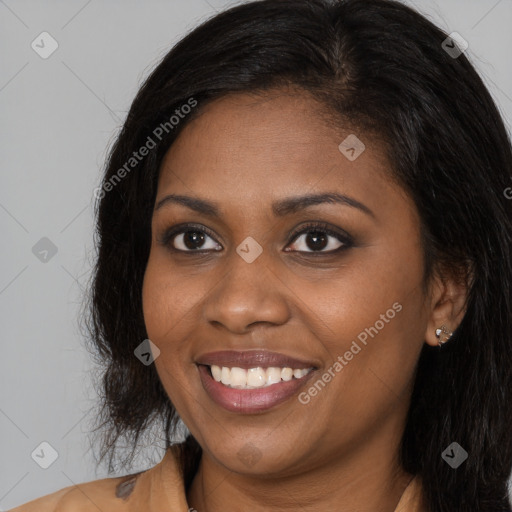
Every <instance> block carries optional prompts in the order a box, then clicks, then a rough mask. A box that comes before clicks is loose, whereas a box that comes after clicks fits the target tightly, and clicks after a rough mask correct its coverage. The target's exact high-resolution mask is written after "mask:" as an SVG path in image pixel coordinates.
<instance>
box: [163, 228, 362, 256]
mask: <svg viewBox="0 0 512 512" xmlns="http://www.w3.org/2000/svg"><path fill="white" fill-rule="evenodd" d="M301 239H303V242H302V246H303V247H305V249H304V248H303V249H301V248H300V246H301V244H300V243H298V241H299V240H301ZM329 239H330V240H329ZM208 240H210V245H208ZM291 240H292V241H293V242H294V243H293V245H298V246H299V248H295V249H292V250H290V249H285V251H286V252H302V253H318V254H330V253H335V252H339V251H342V250H344V249H348V248H349V247H351V246H352V245H353V241H352V239H351V237H350V236H349V235H348V234H346V233H344V232H337V231H335V230H333V229H332V228H330V227H329V226H328V225H327V224H325V223H321V222H314V223H309V224H307V225H306V226H302V227H301V229H299V230H296V231H295V233H294V234H293V235H292V238H291ZM160 243H161V244H162V245H164V246H166V247H169V248H170V249H171V250H173V251H176V252H189V253H200V254H201V253H207V252H210V251H212V250H213V251H221V250H222V246H221V245H220V244H218V243H217V242H216V240H215V236H214V234H213V232H212V231H210V230H209V229H208V228H206V227H204V226H199V225H191V224H186V225H178V226H174V227H172V228H170V229H169V230H167V231H166V232H165V233H164V235H163V236H162V238H161V239H160ZM289 246H290V245H288V246H287V247H289ZM326 249H327V250H326Z"/></svg>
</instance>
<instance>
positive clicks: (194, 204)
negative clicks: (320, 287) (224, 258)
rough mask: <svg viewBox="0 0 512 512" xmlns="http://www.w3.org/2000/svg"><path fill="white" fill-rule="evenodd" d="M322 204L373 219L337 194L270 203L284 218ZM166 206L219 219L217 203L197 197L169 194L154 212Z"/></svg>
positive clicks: (366, 210)
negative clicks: (348, 209)
mask: <svg viewBox="0 0 512 512" xmlns="http://www.w3.org/2000/svg"><path fill="white" fill-rule="evenodd" d="M322 203H329V204H333V203H335V204H341V205H344V206H351V207H352V208H356V209H358V210H360V211H362V212H363V213H365V214H366V215H369V216H370V217H373V218H375V214H374V213H373V212H372V210H370V208H368V207H367V206H366V205H364V204H363V203H360V202H359V201H357V200H355V199H354V198H352V197H349V196H345V195H343V194H338V193H337V192H329V193H324V194H309V195H304V196H296V197H288V198H286V199H281V200H279V201H276V202H274V203H272V211H273V213H274V215H275V216H276V217H284V216H285V215H291V214H293V213H296V212H297V211H300V210H302V209H304V208H308V207H310V206H314V205H318V204H322ZM168 204H181V205H183V206H186V207H187V208H190V209H191V210H194V211H195V212H198V213H201V214H203V215H206V216H208V217H217V218H218V217H220V208H219V206H218V204H217V203H213V202H209V201H206V200H204V199H200V198H198V197H190V196H184V195H180V194H169V195H167V196H165V197H163V198H162V199H160V201H158V203H157V204H156V206H155V211H157V210H159V209H160V208H162V207H163V206H165V205H168Z"/></svg>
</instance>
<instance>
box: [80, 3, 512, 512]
mask: <svg viewBox="0 0 512 512" xmlns="http://www.w3.org/2000/svg"><path fill="white" fill-rule="evenodd" d="M446 38H447V34H446V33H444V32H443V31H442V30H440V29H439V28H437V27H436V26H434V25H433V24H432V23H431V22H429V21H428V20H426V19H425V18H424V17H423V16H421V15H420V14H418V13H417V12H415V11H414V10H412V9H411V8H408V7H406V6H404V5H402V4H401V3H398V2H395V1H392V0H339V1H328V0H262V1H255V2H249V3H246V4H242V5H239V6H237V7H234V8H231V9H229V10H227V11H225V12H222V13H220V14H218V15H216V16H215V17H213V18H212V19H210V20H208V21H207V22H205V23H204V24H202V25H201V26H199V27H198V28H196V29H195V30H193V31H192V32H191V33H190V34H189V35H187V36H186V37H185V38H184V39H182V40H181V41H180V42H179V43H178V44H177V45H176V46H174V48H172V50H171V51H170V52H169V53H168V54H167V55H166V56H165V57H164V59H163V60H162V62H161V63H160V64H159V65H158V66H157V67H156V69H155V70H154V71H153V72H152V73H151V75H150V76H149V78H147V80H146V81H145V83H144V84H143V86H142V87H141V89H140V91H139V93H138V94H137V97H136V98H135V100H134V102H133V104H132V106H131V108H130V111H129V113H128V116H127V119H126V121H125V123H124V125H123V127H122V130H121V131H120V134H119V135H118V137H117V139H116V141H115V144H114V145H113V147H112V149H111V151H110V155H109V158H108V162H107V166H106V171H105V175H104V178H103V185H102V189H101V190H100V192H99V193H98V194H97V196H98V199H99V201H98V203H97V231H96V242H97V247H98V258H97V264H96V267H95V271H94V275H93V281H92V293H91V302H90V306H91V308H90V316H89V318H88V320H89V321H88V327H89V330H90V335H91V340H92V342H93V345H92V348H93V349H94V350H95V353H96V354H97V356H98V358H99V359H100V360H101V361H102V362H103V364H104V365H105V366H104V369H105V372H104V377H103V388H102V390H103V396H102V402H101V407H102V408H101V412H100V414H99V423H98V425H99V428H101V429H102V432H103V437H102V445H101V459H100V460H103V458H104V457H105V456H107V455H109V457H110V458H109V464H110V465H109V468H110V470H112V467H113V464H112V461H113V460H115V458H116V454H117V448H118V442H119V440H120V439H121V438H125V439H128V441H129V443H130V444H131V446H132V448H133V450H135V446H136V445H137V442H138V440H139V439H140V436H141V435H142V434H143V433H144V432H145V431H146V430H147V428H148V427H149V426H150V425H152V424H154V422H156V421H161V422H162V431H163V432H164V436H165V443H166V447H169V446H171V444H172V442H173V435H174V431H175V427H176V424H177V420H178V417H177V413H176V411H175V409H174V407H173V405H172V404H171V403H170V401H169V398H168V396H167V394H166V393H165V390H164V389H163V387H162V385H161V383H160V381H159V378H158V375H157V373H156V370H155V367H154V365H149V366H145V365H143V364H141V362H140V361H139V360H138V359H137V358H136V357H134V354H133V352H134V349H135V348H136V347H137V346H138V345H139V344H140V343H141V342H142V341H143V340H144V339H146V338H147V333H146V330H145V326H144V320H143V314H142V297H141V290H142V280H143V276H144V271H145V267H146V264H147V261H148V255H149V250H150V243H151V216H152V209H153V206H154V200H155V196H156V185H157V178H158V173H159V167H160V163H161V161H162V157H163V155H164V154H165V152H166V151H167V150H168V149H169V147H170V145H171V144H172V143H173V141H174V140H175V138H176V136H177V135H178V133H180V131H181V129H182V128H183V126H185V125H186V123H187V122H188V121H189V120H190V119H193V118H194V117H195V116H197V115H198V114H199V113H200V112H201V108H202V107H203V106H204V105H205V104H207V103H208V102H210V101H212V100H214V99H216V98H219V97H222V96H224V95H227V94H230V93H234V92H238V91H240V92H244V91H245V92H247V91H255V92H262V91H263V92H264V91H265V90H268V89H270V88H276V87H280V86H285V85H293V86H295V87H299V88H301V89H303V90H305V91H308V92H309V93H311V94H312V95H313V96H314V97H315V98H316V99H318V100H319V101H320V102H322V103H323V104H324V105H325V106H326V107H327V109H328V111H329V112H330V113H332V118H333V122H336V120H339V121H340V122H342V121H343V123H345V125H348V126H351V127H357V129H358V130H359V132H360V133H372V134H374V135H375V136H378V137H380V138H381V139H382V141H384V143H385V146H386V148H387V153H388V158H389V162H390V164H391V168H390V176H392V178H393V179H395V180H396V181H397V183H399V184H400V185H401V186H402V187H403V188H404V189H405V190H406V191H407V192H408V194H409V195H410V196H411V197H412V198H413V200H414V202H415V204H416V207H417V209H418V211H419V214H420V218H421V223H422V231H423V242H424V252H425V261H426V265H425V280H427V279H428V278H430V276H432V274H433V272H434V271H436V270H438V271H441V270H442V271H443V272H448V273H451V275H453V276H457V277H458V278H459V279H462V280H465V282H466V283H468V287H469V296H468V302H467V312H466V314H465V316H464V318H463V320H462V323H461V325H460V326H459V328H458V329H457V330H456V331H455V334H454V336H453V338H452V340H451V341H450V342H449V343H447V344H446V345H444V346H443V348H442V350H438V349H437V348H436V349H434V348H432V347H429V346H427V345H426V344H425V346H424V348H423V350H422V353H421V355H420V359H419V362H418V367H417V372H416V375H415V379H416V380H415V386H414V391H413V396H412V402H411V406H410V410H409V415H408V419H407V423H406V426H405V433H404V435H403V440H402V445H401V452H400V457H401V462H402V465H403V467H404V469H405V470H406V471H407V472H409V473H411V474H415V475H419V476H421V478H422V482H423V489H424V495H425V498H426V500H427V503H428V507H429V510H431V511H433V512H448V511H449V512H457V511H460V512H462V511H464V512H468V511H471V512H477V511H482V512H483V511H489V512H491V511H492V512H499V511H508V512H510V511H511V510H512V509H511V507H510V503H509V500H508V489H507V479H508V477H509V475H510V473H511V469H512V432H511V430H512V385H511V384H512V382H511V380H512V345H511V343H512V303H511V279H512V252H511V248H512V240H511V237H512V201H511V200H510V199H508V198H507V194H506V193H505V192H504V191H505V190H507V188H508V187H510V186H511V185H512V182H511V174H512V172H511V171H512V152H511V144H510V140H509V138H508V135H507V132H506V129H505V127H504V124H503V121H502V119H501V117H500V114H499V112H498V110H497V108H496V106H495V104H494V102H493V100H492V98H491V96H490V95H489V93H488V91H487V90H486V88H485V86H484V84H483V82H482V80H481V79H480V77H479V75H478V74H477V72H476V71H475V70H474V68H473V67H472V65H471V64H470V62H469V61H468V59H467V58H466V55H465V54H464V53H463V54H461V55H459V56H456V55H454V54H453V52H452V53H450V52H448V51H447V48H446V44H444V45H443V41H444V40H445V39H446ZM450 47H453V43H452V42H450ZM459 53H460V52H459ZM193 102H195V107H194V108H187V109H185V108H184V107H183V105H186V104H188V105H193V104H194V103H193ZM176 110H179V112H181V114H182V115H181V116H179V120H178V121H176V119H177V118H176V119H174V120H173V121H170V120H171V116H173V114H174V113H176ZM166 123H167V124H166ZM158 127H160V130H158V129H157V128H158ZM157 134H158V136H157ZM150 139H151V141H152V143H150V141H149V140H150ZM143 146H146V147H149V146H151V149H150V150H149V152H148V154H147V155H146V156H144V157H143V158H142V157H141V158H140V160H139V159H137V162H135V161H134V160H130V158H132V157H133V152H134V151H138V150H139V148H141V147H143ZM128 162H130V163H129V164H128ZM123 168H124V169H125V172H120V169H123ZM509 190H510V189H509ZM452 442H457V443H458V444H460V445H461V446H462V447H463V448H464V449H465V450H466V451H467V452H468V454H469V457H468V459H467V460H466V461H465V462H464V463H463V464H462V465H461V466H459V467H458V468H457V469H452V467H450V466H449V465H448V464H447V463H446V462H445V461H444V460H443V458H442V457H441V454H442V452H443V451H444V450H445V448H446V447H448V446H449V445H450V444H451V443H452ZM185 447H186V454H185V460H184V464H185V468H184V471H185V478H186V482H187V485H188V483H190V480H191V478H192V477H193V474H194V471H195V469H196V468H197V464H198V461H199V458H200V455H201V449H200V447H199V445H198V443H197V441H196V440H195V439H194V438H193V437H192V436H189V437H188V438H187V443H186V445H185ZM131 455H133V451H132V454H131ZM124 462H127V463H129V462H130V457H128V458H127V459H125V461H124Z"/></svg>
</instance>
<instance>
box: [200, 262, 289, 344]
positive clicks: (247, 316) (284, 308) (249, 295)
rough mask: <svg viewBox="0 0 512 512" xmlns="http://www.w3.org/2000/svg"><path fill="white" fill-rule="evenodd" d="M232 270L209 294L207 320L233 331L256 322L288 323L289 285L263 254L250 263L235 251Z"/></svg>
mask: <svg viewBox="0 0 512 512" xmlns="http://www.w3.org/2000/svg"><path fill="white" fill-rule="evenodd" d="M232 260H233V261H232V262H231V261H230V262H229V271H228V272H227V273H226V274H225V276H224V278H223V279H222V280H221V282H220V283H219V284H218V285H217V286H216V287H215V288H214V290H213V291H212V293H210V294H209V295H208V298H207V300H206V303H205V306H204V308H205V316H206V320H207V321H208V322H209V323H211V324H212V325H214V326H215V327H217V328H219V327H221V326H222V327H224V328H225V329H227V330H229V331H231V332H233V333H239V334H242V333H245V332H247V331H248V330H250V329H251V326H253V325H254V324H259V323H263V324H272V325H281V324H284V323H285V322H286V321H287V320H288V319H289V317H290V308H289V305H288V300H287V292H288V294H289V293H290V292H289V290H288V288H287V287H286V286H285V285H284V284H283V282H282V281H281V280H280V279H279V278H278V277H277V275H276V274H275V273H274V272H272V270H271V269H270V268H269V267H267V266H266V265H265V263H264V261H263V258H261V257H260V258H258V259H256V260H255V261H253V262H252V263H247V262H246V261H244V260H243V259H242V258H241V257H240V256H239V255H238V254H236V253H234V254H233V256H232Z"/></svg>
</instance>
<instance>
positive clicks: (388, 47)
mask: <svg viewBox="0 0 512 512" xmlns="http://www.w3.org/2000/svg"><path fill="white" fill-rule="evenodd" d="M464 49H465V47H464V44H463V42H461V41H460V40H459V39H457V37H455V36H453V37H449V36H447V34H445V33H443V32H442V31H441V30H439V29H438V28H436V27H435V26H433V25H432V24H431V23H430V22H429V21H427V20H426V19H425V18H423V17H422V16H421V15H419V14H418V13H417V12H415V11H413V10H411V9H410V8H408V7H405V6H404V5H402V4H400V3H397V2H394V1H390V0H346V1H343V0H342V1H337V2H329V1H327V0H277V1H276V0H263V1H257V2H249V3H247V4H244V5H241V6H238V7H234V8H232V9H230V10H228V11H226V12H223V13H221V14H219V15H217V16H215V17H214V18H213V19H211V20H209V21H208V22H206V23H205V24H203V25H202V26H200V27H199V28H197V29H195V30H194V31H193V32H192V33H191V34H189V35H188V36H187V37H185V38H184V39H183V40H182V41H180V42H179V43H178V44H177V45H176V46H175V47H174V48H173V49H172V50H171V51H170V52H169V54H168V55H167V56H166V57H165V58H164V59H163V61H162V62H161V64H160V65H159V66H158V67H157V68H156V69H155V70H154V72H153V73H152V74H151V76H150V77H149V78H148V79H147V81H146V82H145V84H144V85H143V87H142V88H141V90H140V92H139V94H138V95H137V97H136V99H135V101H134V103H133V105H132V107H131V110H130V112H129V114H128V117H127V120H126V122H125V124H124V127H123V130H122V132H121V133H120V135H119V137H118V139H117V142H116V144H115V146H114V147H113V149H112V152H111V155H110V158H109V161H108V166H107V170H106V173H105V177H104V181H103V184H102V187H101V188H100V189H98V190H97V191H96V195H97V197H98V198H99V209H98V224H97V234H98V244H99V257H98V262H97V266H96V269H95V274H94V288H93V294H92V316H91V322H90V327H91V333H92V339H93V341H94V343H95V345H96V347H97V349H98V351H99V354H100V356H101V357H102V358H103V360H104V361H105V362H106V373H105V378H104V387H105V397H104V402H103V405H104V409H103V415H102V416H101V418H100V420H102V422H103V424H105V425H106V426H107V427H108V430H107V434H106V435H105V437H104V443H103V449H102V458H103V457H105V456H107V455H109V456H110V459H109V460H110V467H113V466H112V461H113V460H115V459H116V457H118V450H117V448H118V445H119V442H120V440H121V439H128V440H129V441H130V442H131V446H132V447H133V450H135V448H136V443H137V441H138V440H139V439H140V436H141V435H142V434H143V433H144V432H145V431H147V428H148V427H149V426H150V425H151V424H154V422H158V421H160V422H161V423H160V425H161V429H162V432H163V435H164V436H165V439H166V447H167V452H166V454H165V456H164V457H163V459H162V461H161V462H160V463H159V464H158V465H156V466H155V467H153V468H151V469H149V470H147V471H145V472H142V473H138V474H135V475H129V476H125V477H119V478H110V479H102V480H97V481H93V482H89V483H86V484H82V485H79V486H76V487H75V486H73V487H68V488H65V489H62V490H60V491H58V492H56V493H53V494H51V495H48V496H46V497H43V498H39V499H38V500H35V501H33V502H31V503H29V504H26V505H24V506H21V507H19V508H17V509H15V510H16V511H18V512H29V511H35V510H37V511H38V512H39V511H40V512H45V511H63V512H66V511H75V510H83V511H89V510H91V511H92V510H98V509H99V510H105V511H107V510H108V511H141V510H144V511H156V510H159V511H164V510H169V511H171V510H173V511H174V510H183V511H186V510H197V511H199V512H218V511H221V510H233V511H237V510H251V511H282V510H288V509H290V508H294V509H299V510H303V511H308V512H309V511H322V510H336V511H342V512H343V511H352V510H372V511H379V512H392V511H395V512H398V511H401V512H404V511H407V512H411V511H416V512H425V511H432V512H444V511H450V512H457V511H460V512H462V511H464V512H467V511H471V512H476V511H482V512H483V511H489V512H490V511H492V512H497V511H511V510H512V508H511V506H510V501H509V499H508V495H507V479H508V477H509V475H510V472H511V467H512V441H511V439H512V436H511V432H510V428H511V425H512V405H511V404H512V400H511V398H512V396H511V389H512V386H511V376H512V371H511V370H512V350H511V334H512V314H511V313H512V303H511V288H510V286H511V285H510V283H511V279H512V254H511V249H512V240H511V237H512V203H511V201H510V200H509V199H508V198H507V194H506V192H505V191H506V189H507V187H510V174H511V169H512V152H511V146H510V141H509V139H508V136H507V133H506V130H505V128H504V125H503V121H502V120H501V118H500V115H499V113H498V111H497V109H496V106H495V105H494V103H493V101H492V99H491V97H490V95H489V93H488V92H487V90H486V89H485V87H484V85H483V83H482V81H481V79H480V78H479V76H478V75H477V73H476V72H475V70H474V69H473V67H472V66H471V64H470V63H469V61H468V60H467V58H466V57H465V55H464ZM150 340H151V341H150ZM179 420H182V421H183V422H184V424H185V425H186V427H187V429H188V431H189V434H188V436H187V438H186V440H185V441H184V442H183V443H174V444H173V439H174V436H175V432H176V428H177V426H178V421H179ZM100 423H101V421H100ZM131 455H133V451H132V454H131ZM129 460H130V459H129V458H128V461H125V462H129Z"/></svg>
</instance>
